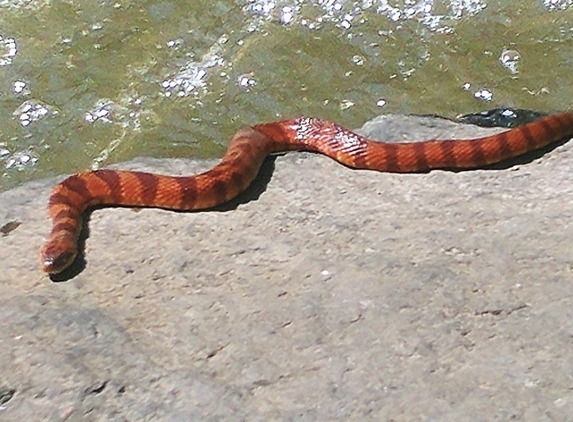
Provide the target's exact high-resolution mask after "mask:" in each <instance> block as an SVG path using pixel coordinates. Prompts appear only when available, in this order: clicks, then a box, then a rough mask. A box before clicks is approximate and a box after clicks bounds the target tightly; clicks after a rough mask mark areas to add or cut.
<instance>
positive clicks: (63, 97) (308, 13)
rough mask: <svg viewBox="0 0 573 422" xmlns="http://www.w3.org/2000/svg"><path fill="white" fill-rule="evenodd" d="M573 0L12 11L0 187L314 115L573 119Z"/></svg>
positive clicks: (142, 4)
mask: <svg viewBox="0 0 573 422" xmlns="http://www.w3.org/2000/svg"><path fill="white" fill-rule="evenodd" d="M572 98H573V1H572V0H563V1H559V0H545V1H539V0H519V1H493V0H489V1H488V0H482V1H478V0H463V1H462V0H449V1H447V0H441V1H439V0H435V1H431V0H419V1H408V0H402V1H398V0H396V1H382V0H379V1H375V0H363V1H345V0H314V1H303V0H284V1H280V0H274V1H273V0H234V1H232V0H225V1H222V0H221V1H202V0H199V1H197V0H193V1H191V0H186V1H181V0H173V1H157V0H156V1H135V0H133V1H131V0H125V1H121V0H116V1H103V0H99V1H95V0H66V1H64V0H61V1H56V0H53V1H49V0H44V1H41V0H37V1H31V0H30V1H25V0H12V1H8V0H4V1H0V119H1V122H2V124H1V125H0V134H1V136H0V169H1V177H0V190H4V189H7V188H9V187H11V186H14V185H16V184H18V183H20V182H22V181H26V180H31V179H35V178H39V177H44V176H48V175H54V174H60V173H71V172H74V171H78V170H83V169H89V168H97V167H103V166H105V165H109V164H111V163H114V162H119V161H123V160H127V159H130V158H133V157H135V156H153V157H181V156H191V157H216V156H220V155H222V154H223V152H224V149H225V146H226V144H227V142H228V140H229V139H230V138H231V136H232V135H233V133H234V132H235V131H236V130H237V128H238V127H240V126H241V125H244V124H249V123H257V122H263V121H268V120H275V119H278V118H288V117H294V116H299V115H311V116H317V117H322V118H327V119H332V120H335V121H337V122H339V123H341V124H343V125H345V126H347V127H357V126H360V125H361V124H362V123H363V122H364V121H366V120H368V119H371V118H373V117H374V116H376V115H377V114H381V113H390V112H399V113H415V114H420V113H435V114H441V115H444V116H449V117H455V116H456V115H457V114H461V113H468V112H473V111H479V110H483V109H487V108H493V107H496V106H500V105H504V106H515V107H521V108H529V109H535V110H541V111H547V112H551V111H557V110H567V109H570V108H572V107H571V103H572V100H571V99H572Z"/></svg>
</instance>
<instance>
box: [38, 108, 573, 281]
mask: <svg viewBox="0 0 573 422" xmlns="http://www.w3.org/2000/svg"><path fill="white" fill-rule="evenodd" d="M572 135H573V113H561V114H554V115H550V116H546V117H542V118H540V119H538V120H535V121H533V122H531V123H527V124H525V125H523V126H519V127H517V128H514V129H511V130H508V131H506V132H502V133H499V134H496V135H492V136H486V137H483V138H478V139H473V140H430V141H423V142H413V143H383V142H377V141H372V140H369V139H366V138H363V137H362V136H360V135H357V134H355V133H353V132H351V131H349V130H347V129H344V128H343V127H341V126H339V125H337V124H335V123H331V122H328V121H324V120H320V119H315V118H308V117H303V118H297V119H291V120H284V121H279V122H272V123H266V124H260V125H255V126H251V127H245V128H242V129H240V130H239V131H238V132H237V133H236V134H235V136H234V137H233V139H232V140H231V143H230V144H229V147H228V149H227V152H226V153H225V155H224V156H223V158H222V160H221V162H219V163H218V164H217V165H216V166H215V167H213V168H212V169H211V170H209V171H207V172H205V173H202V174H198V175H193V176H185V177H172V176H164V175H158V174H151V173H143V172H137V171H122V170H97V171H87V172H83V173H77V174H74V175H72V176H70V177H68V178H67V179H65V180H63V181H62V182H61V183H59V184H57V185H56V186H55V187H54V189H53V191H52V193H51V195H50V199H49V204H48V211H49V214H50V218H51V219H52V231H51V233H50V235H49V237H48V239H47V241H46V243H45V245H44V246H43V247H42V249H41V251H40V265H41V268H42V269H43V270H44V271H45V272H47V273H50V274H58V273H60V272H62V271H63V270H65V269H66V268H67V267H68V266H70V264H71V263H72V262H73V261H74V259H75V257H76V255H77V251H78V245H77V243H78V236H79V232H80V229H81V217H82V213H83V212H84V211H85V210H86V208H88V207H92V206H113V205H122V206H134V207H157V208H165V209H171V210H181V211H188V210H200V209H206V208H211V207H214V206H216V205H219V204H222V203H225V202H227V201H229V200H230V199H232V198H234V197H236V196H237V195H238V194H240V193H241V192H242V191H244V190H245V189H246V188H247V187H248V186H249V184H250V183H251V182H252V181H253V179H254V178H255V176H256V175H257V173H258V171H259V169H260V167H261V165H262V163H263V160H264V159H265V157H266V156H268V155H269V154H273V153H278V152H286V151H312V152H317V153H320V154H324V155H326V156H328V157H330V158H333V159H334V160H336V161H338V162H340V163H342V164H344V165H346V166H348V167H351V168H355V169H368V170H377V171H382V172H400V173H406V172H422V171H427V170H431V169H436V168H442V169H470V168H478V167H483V166H486V165H488V164H493V163H497V162H500V161H503V160H505V159H508V158H512V157H516V156H519V155H521V154H524V153H526V152H529V151H533V150H535V149H538V148H542V147H544V146H546V145H548V144H550V143H553V142H556V141H558V140H562V139H565V138H567V137H570V136H572Z"/></svg>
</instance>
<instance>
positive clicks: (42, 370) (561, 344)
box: [0, 116, 573, 422]
mask: <svg viewBox="0 0 573 422" xmlns="http://www.w3.org/2000/svg"><path fill="white" fill-rule="evenodd" d="M371 130H374V131H375V132H377V135H378V137H381V138H385V139H402V138H404V137H405V138H407V139H420V138H422V137H425V138H428V137H434V136H440V137H445V138H448V137H451V136H458V135H465V136H466V137H472V136H476V135H477V134H478V133H482V132H486V131H484V130H481V129H476V128H474V127H468V126H466V127H464V126H457V125H453V124H452V123H450V122H447V121H444V120H440V119H429V118H414V117H411V118H404V117H398V116H393V117H392V116H390V117H385V118H382V119H380V120H379V121H378V123H377V124H376V125H375V126H374V129H372V125H370V126H368V128H367V131H371ZM370 133H372V132H370ZM212 164H213V162H199V163H197V162H185V161H180V160H172V161H156V160H138V161H136V162H132V163H127V164H125V165H122V166H120V167H123V168H138V169H145V170H155V171H158V172H168V173H174V174H188V173H192V172H196V171H198V170H200V169H206V168H209V167H210V166H211V165H212ZM274 167H275V168H274V171H273V170H272V163H271V164H270V165H268V166H267V176H269V178H270V181H269V182H268V184H267V185H266V186H265V182H266V180H265V175H264V174H263V175H262V177H261V179H260V180H259V182H260V183H259V186H256V187H255V189H253V190H252V191H251V192H250V193H249V194H248V195H246V196H244V197H243V198H242V199H241V201H239V204H238V206H237V207H236V208H235V209H233V207H227V208H230V209H227V210H222V211H221V210H219V211H211V212H198V213H176V212H168V211H162V210H152V209H146V210H137V211H135V210H132V209H125V208H124V209H120V208H115V209H103V210H97V211H95V212H94V213H92V215H91V219H90V222H89V237H88V238H87V240H86V246H85V252H86V253H85V259H86V262H87V264H86V266H85V268H84V269H80V270H78V271H76V273H77V274H75V275H74V276H73V277H72V278H71V279H69V280H65V281H63V282H59V283H56V282H52V281H50V279H49V278H48V277H47V276H46V275H44V274H43V273H41V272H40V271H39V269H38V266H37V250H38V248H39V247H40V246H41V244H42V241H43V238H44V236H45V235H46V234H47V233H48V231H49V228H50V227H49V221H48V220H47V216H46V211H45V208H46V201H47V197H48V192H49V189H50V187H51V186H52V185H53V184H54V182H55V181H54V180H49V181H41V182H34V183H29V184H27V185H25V186H21V187H19V188H16V189H14V190H11V191H8V192H4V193H2V194H0V227H2V226H3V230H2V231H3V232H4V233H5V234H2V235H0V261H1V262H2V271H1V273H0V324H1V325H0V327H1V330H0V346H1V347H0V420H2V421H19V422H20V421H40V420H48V421H61V420H66V421H80V420H81V421H84V420H87V421H96V420H97V421H106V420H110V421H147V420H161V421H190V420H202V421H218V420H228V421H242V420H248V421H269V420H285V421H332V420H344V421H346V420H355V421H357V420H388V421H390V420H392V421H412V420H425V421H434V420H440V421H466V420H471V421H482V420H483V421H486V420H487V421H491V420H500V421H506V420H526V421H549V420H555V421H564V420H570V418H571V415H573V322H572V316H573V274H572V269H573V242H572V241H571V239H573V172H572V171H571V168H572V167H573V144H572V143H568V144H564V145H562V146H558V147H557V148H555V149H553V150H551V151H548V152H546V153H545V154H544V155H543V156H542V157H541V158H536V157H534V158H529V159H527V160H525V163H522V164H517V165H513V166H510V167H505V168H501V169H494V170H492V169H490V170H475V171H466V172H458V173H456V172H447V171H432V172H430V173H428V174H407V175H400V174H383V173H375V172H368V171H352V170H349V169H347V168H345V167H342V166H340V165H338V164H336V163H334V162H333V161H331V160H329V159H328V158H324V157H321V156H316V155H311V154H301V153H292V154H288V155H285V156H280V157H278V158H277V159H276V161H275V163H274ZM269 170H270V173H269ZM10 222H18V223H20V225H18V226H17V224H12V225H10V224H9V223H10ZM16 226H17V227H16Z"/></svg>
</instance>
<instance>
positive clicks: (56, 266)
mask: <svg viewBox="0 0 573 422" xmlns="http://www.w3.org/2000/svg"><path fill="white" fill-rule="evenodd" d="M76 255H77V249H76V245H75V242H71V241H69V239H66V238H51V239H49V240H48V241H47V242H46V244H45V245H44V247H43V248H42V250H41V251H40V267H41V268H42V270H44V271H45V272H47V273H48V274H59V273H61V272H62V271H64V270H65V269H66V268H68V267H69V266H70V265H71V264H72V262H74V259H76Z"/></svg>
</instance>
